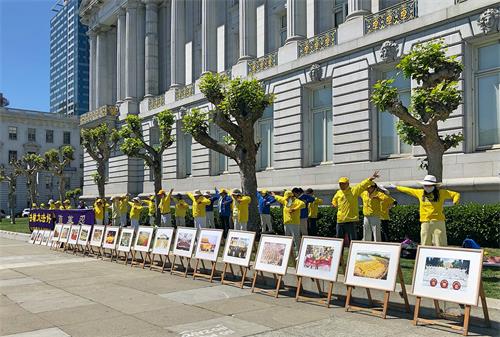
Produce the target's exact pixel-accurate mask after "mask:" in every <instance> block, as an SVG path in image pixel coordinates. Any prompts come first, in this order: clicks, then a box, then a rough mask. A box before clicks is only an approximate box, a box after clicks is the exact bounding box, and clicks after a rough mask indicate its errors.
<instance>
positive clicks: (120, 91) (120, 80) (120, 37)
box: [116, 8, 127, 103]
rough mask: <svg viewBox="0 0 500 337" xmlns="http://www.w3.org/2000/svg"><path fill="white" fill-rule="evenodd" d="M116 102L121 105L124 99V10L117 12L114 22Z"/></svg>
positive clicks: (125, 41)
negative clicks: (115, 32)
mask: <svg viewBox="0 0 500 337" xmlns="http://www.w3.org/2000/svg"><path fill="white" fill-rule="evenodd" d="M116 31H117V38H116V100H117V103H121V102H122V101H123V99H124V98H125V53H126V49H125V45H126V44H127V35H126V17H125V9H123V8H122V9H120V11H119V12H118V20H117V21H116Z"/></svg>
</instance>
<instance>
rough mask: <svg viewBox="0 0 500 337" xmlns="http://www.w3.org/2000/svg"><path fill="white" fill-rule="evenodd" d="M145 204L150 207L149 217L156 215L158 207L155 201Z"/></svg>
mask: <svg viewBox="0 0 500 337" xmlns="http://www.w3.org/2000/svg"><path fill="white" fill-rule="evenodd" d="M144 202H145V203H146V204H147V205H148V215H149V216H153V215H155V212H156V207H155V202H154V200H144Z"/></svg>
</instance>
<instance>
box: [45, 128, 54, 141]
mask: <svg viewBox="0 0 500 337" xmlns="http://www.w3.org/2000/svg"><path fill="white" fill-rule="evenodd" d="M45 142H46V143H53V142H54V130H45Z"/></svg>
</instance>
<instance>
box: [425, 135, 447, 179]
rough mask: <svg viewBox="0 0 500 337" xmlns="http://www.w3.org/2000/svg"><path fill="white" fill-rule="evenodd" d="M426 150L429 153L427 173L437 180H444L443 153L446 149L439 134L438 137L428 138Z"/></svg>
mask: <svg viewBox="0 0 500 337" xmlns="http://www.w3.org/2000/svg"><path fill="white" fill-rule="evenodd" d="M436 136H437V131H436ZM424 150H425V153H426V154H427V173H428V174H432V175H433V176H435V177H436V179H437V181H439V182H441V181H442V180H443V155H444V152H445V150H444V145H443V144H442V142H441V140H440V139H439V136H437V138H436V139H432V140H431V139H428V140H427V142H426V144H425V146H424Z"/></svg>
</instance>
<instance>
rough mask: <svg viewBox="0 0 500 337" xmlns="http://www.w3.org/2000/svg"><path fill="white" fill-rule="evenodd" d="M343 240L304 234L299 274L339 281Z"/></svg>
mask: <svg viewBox="0 0 500 337" xmlns="http://www.w3.org/2000/svg"><path fill="white" fill-rule="evenodd" d="M343 242H344V240H342V239H334V238H324V237H314V236H303V237H302V243H301V245H300V250H299V259H298V262H297V275H298V276H304V277H310V278H313V279H318V280H325V281H331V282H335V281H337V274H338V272H339V265H340V259H341V257H342V246H343Z"/></svg>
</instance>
